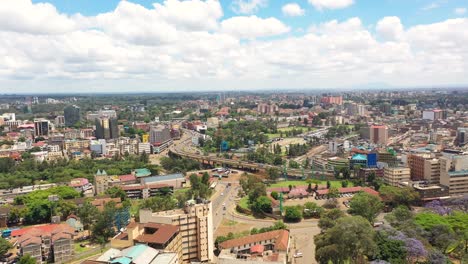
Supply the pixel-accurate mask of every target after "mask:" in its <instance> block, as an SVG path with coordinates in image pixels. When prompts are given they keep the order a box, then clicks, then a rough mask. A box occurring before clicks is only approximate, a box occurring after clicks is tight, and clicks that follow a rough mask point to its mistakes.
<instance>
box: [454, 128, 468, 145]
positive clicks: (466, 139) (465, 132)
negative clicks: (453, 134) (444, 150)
mask: <svg viewBox="0 0 468 264" xmlns="http://www.w3.org/2000/svg"><path fill="white" fill-rule="evenodd" d="M456 143H457V145H458V146H464V145H466V144H467V143H468V127H459V128H458V129H457V140H456Z"/></svg>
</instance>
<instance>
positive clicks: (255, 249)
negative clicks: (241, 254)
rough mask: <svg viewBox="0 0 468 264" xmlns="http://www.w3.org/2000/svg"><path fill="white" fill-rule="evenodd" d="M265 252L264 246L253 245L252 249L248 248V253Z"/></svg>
mask: <svg viewBox="0 0 468 264" xmlns="http://www.w3.org/2000/svg"><path fill="white" fill-rule="evenodd" d="M264 250H265V246H264V245H255V246H253V247H251V248H250V253H260V254H261V253H263V251H264Z"/></svg>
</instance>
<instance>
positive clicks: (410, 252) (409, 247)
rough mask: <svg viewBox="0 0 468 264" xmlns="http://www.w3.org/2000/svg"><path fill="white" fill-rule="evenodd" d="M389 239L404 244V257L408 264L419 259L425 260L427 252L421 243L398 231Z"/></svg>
mask: <svg viewBox="0 0 468 264" xmlns="http://www.w3.org/2000/svg"><path fill="white" fill-rule="evenodd" d="M389 238H390V239H393V240H400V241H403V242H404V243H405V248H406V252H407V256H406V257H407V258H408V262H409V263H412V262H414V261H416V260H417V259H419V258H425V257H426V256H427V250H426V248H425V247H424V245H423V243H422V242H421V241H419V240H418V239H416V238H412V237H407V236H406V235H405V234H403V233H402V232H400V231H397V233H396V234H395V235H394V236H390V237H389Z"/></svg>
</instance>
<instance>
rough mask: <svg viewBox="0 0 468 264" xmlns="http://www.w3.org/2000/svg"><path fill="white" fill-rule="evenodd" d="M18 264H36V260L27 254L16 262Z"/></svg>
mask: <svg viewBox="0 0 468 264" xmlns="http://www.w3.org/2000/svg"><path fill="white" fill-rule="evenodd" d="M18 264H36V259H35V258H33V257H31V255H29V254H27V255H24V256H22V257H21V258H20V259H19V260H18Z"/></svg>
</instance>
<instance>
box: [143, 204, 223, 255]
mask: <svg viewBox="0 0 468 264" xmlns="http://www.w3.org/2000/svg"><path fill="white" fill-rule="evenodd" d="M140 223H158V224H170V225H176V226H178V227H179V232H180V233H181V234H182V260H183V263H193V262H203V263H205V262H210V261H212V260H213V249H214V248H213V247H214V240H213V210H212V206H211V202H210V201H198V202H196V201H193V200H192V201H187V203H186V205H185V208H184V209H183V210H182V209H176V210H170V211H163V212H154V213H153V212H151V210H148V209H141V210H140Z"/></svg>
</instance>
